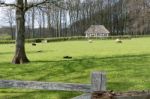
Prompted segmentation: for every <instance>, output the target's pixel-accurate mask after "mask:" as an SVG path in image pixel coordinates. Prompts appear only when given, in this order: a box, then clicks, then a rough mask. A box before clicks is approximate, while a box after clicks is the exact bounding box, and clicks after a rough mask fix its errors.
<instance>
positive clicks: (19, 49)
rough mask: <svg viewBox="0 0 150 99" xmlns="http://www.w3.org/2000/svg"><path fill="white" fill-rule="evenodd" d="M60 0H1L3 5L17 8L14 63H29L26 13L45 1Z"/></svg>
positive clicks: (53, 0)
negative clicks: (32, 0) (26, 45)
mask: <svg viewBox="0 0 150 99" xmlns="http://www.w3.org/2000/svg"><path fill="white" fill-rule="evenodd" d="M57 1H59V0H40V1H39V2H37V3H28V0H16V3H13V4H8V3H5V2H4V1H2V0H0V5H1V6H12V7H15V8H16V50H15V55H14V58H13V60H12V63H14V64H23V63H28V62H29V59H28V58H27V56H26V52H25V13H26V12H27V11H28V10H29V9H31V8H33V7H37V6H40V5H43V4H45V3H53V4H54V5H55V4H56V3H57Z"/></svg>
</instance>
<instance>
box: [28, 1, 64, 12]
mask: <svg viewBox="0 0 150 99" xmlns="http://www.w3.org/2000/svg"><path fill="white" fill-rule="evenodd" d="M59 1H61V0H57V1H53V0H44V1H41V2H39V3H33V4H29V5H28V6H27V7H26V11H27V10H29V9H31V8H33V7H38V6H41V5H43V4H53V5H54V6H56V7H59V8H62V9H66V8H65V7H62V6H60V5H59V4H58V3H57V2H59Z"/></svg>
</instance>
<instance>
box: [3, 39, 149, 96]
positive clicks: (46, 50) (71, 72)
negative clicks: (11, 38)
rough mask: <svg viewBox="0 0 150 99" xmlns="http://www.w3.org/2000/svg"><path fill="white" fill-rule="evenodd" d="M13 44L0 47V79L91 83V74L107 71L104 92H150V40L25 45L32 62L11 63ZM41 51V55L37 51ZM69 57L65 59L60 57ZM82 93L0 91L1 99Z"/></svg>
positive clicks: (21, 90)
mask: <svg viewBox="0 0 150 99" xmlns="http://www.w3.org/2000/svg"><path fill="white" fill-rule="evenodd" d="M14 47H15V45H13V44H7V45H4V44H1V45H0V79H9V80H30V81H32V80H34V81H50V82H51V81H52V82H53V81H55V82H74V83H90V73H91V72H93V71H106V73H107V89H108V90H114V91H129V90H149V89H150V38H137V39H131V40H123V43H122V44H117V43H115V41H114V40H95V41H94V42H93V43H88V41H66V42H54V43H48V44H37V46H32V45H31V44H26V51H27V56H28V58H29V59H30V61H31V63H29V64H23V65H13V64H11V63H10V62H11V59H12V57H13V53H14ZM38 51H41V52H38ZM65 55H69V56H72V57H73V59H71V60H64V59H63V56H65ZM80 94H81V93H77V92H54V91H53V92H51V91H40V90H27V89H0V99H70V98H72V97H75V96H77V95H80Z"/></svg>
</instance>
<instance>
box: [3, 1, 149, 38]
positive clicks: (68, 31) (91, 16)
mask: <svg viewBox="0 0 150 99" xmlns="http://www.w3.org/2000/svg"><path fill="white" fill-rule="evenodd" d="M149 2H150V1H149V0H62V1H61V2H59V3H58V4H57V5H59V7H58V6H55V5H49V4H45V5H44V6H43V5H42V6H41V7H34V8H33V9H30V10H28V12H27V13H26V15H25V18H26V37H27V38H37V37H62V36H84V31H85V30H86V29H87V28H88V27H89V26H90V25H93V24H96V25H97V24H102V25H105V26H106V27H107V28H108V30H110V32H111V34H112V35H143V34H149V33H150V11H149ZM5 16H6V17H5V18H4V19H5V20H7V22H8V23H9V25H10V31H11V34H12V38H14V37H13V34H14V30H13V25H14V23H15V22H14V21H15V20H14V17H15V15H14V10H10V9H9V10H5ZM35 28H36V29H35Z"/></svg>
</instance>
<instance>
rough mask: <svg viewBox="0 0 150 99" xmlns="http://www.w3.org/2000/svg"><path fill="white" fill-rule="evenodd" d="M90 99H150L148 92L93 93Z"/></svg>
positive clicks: (149, 92)
mask: <svg viewBox="0 0 150 99" xmlns="http://www.w3.org/2000/svg"><path fill="white" fill-rule="evenodd" d="M92 99H150V91H140V92H139V91H130V92H122V93H121V92H120V93H119V92H117V93H115V92H113V91H108V92H94V93H93V94H92Z"/></svg>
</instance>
